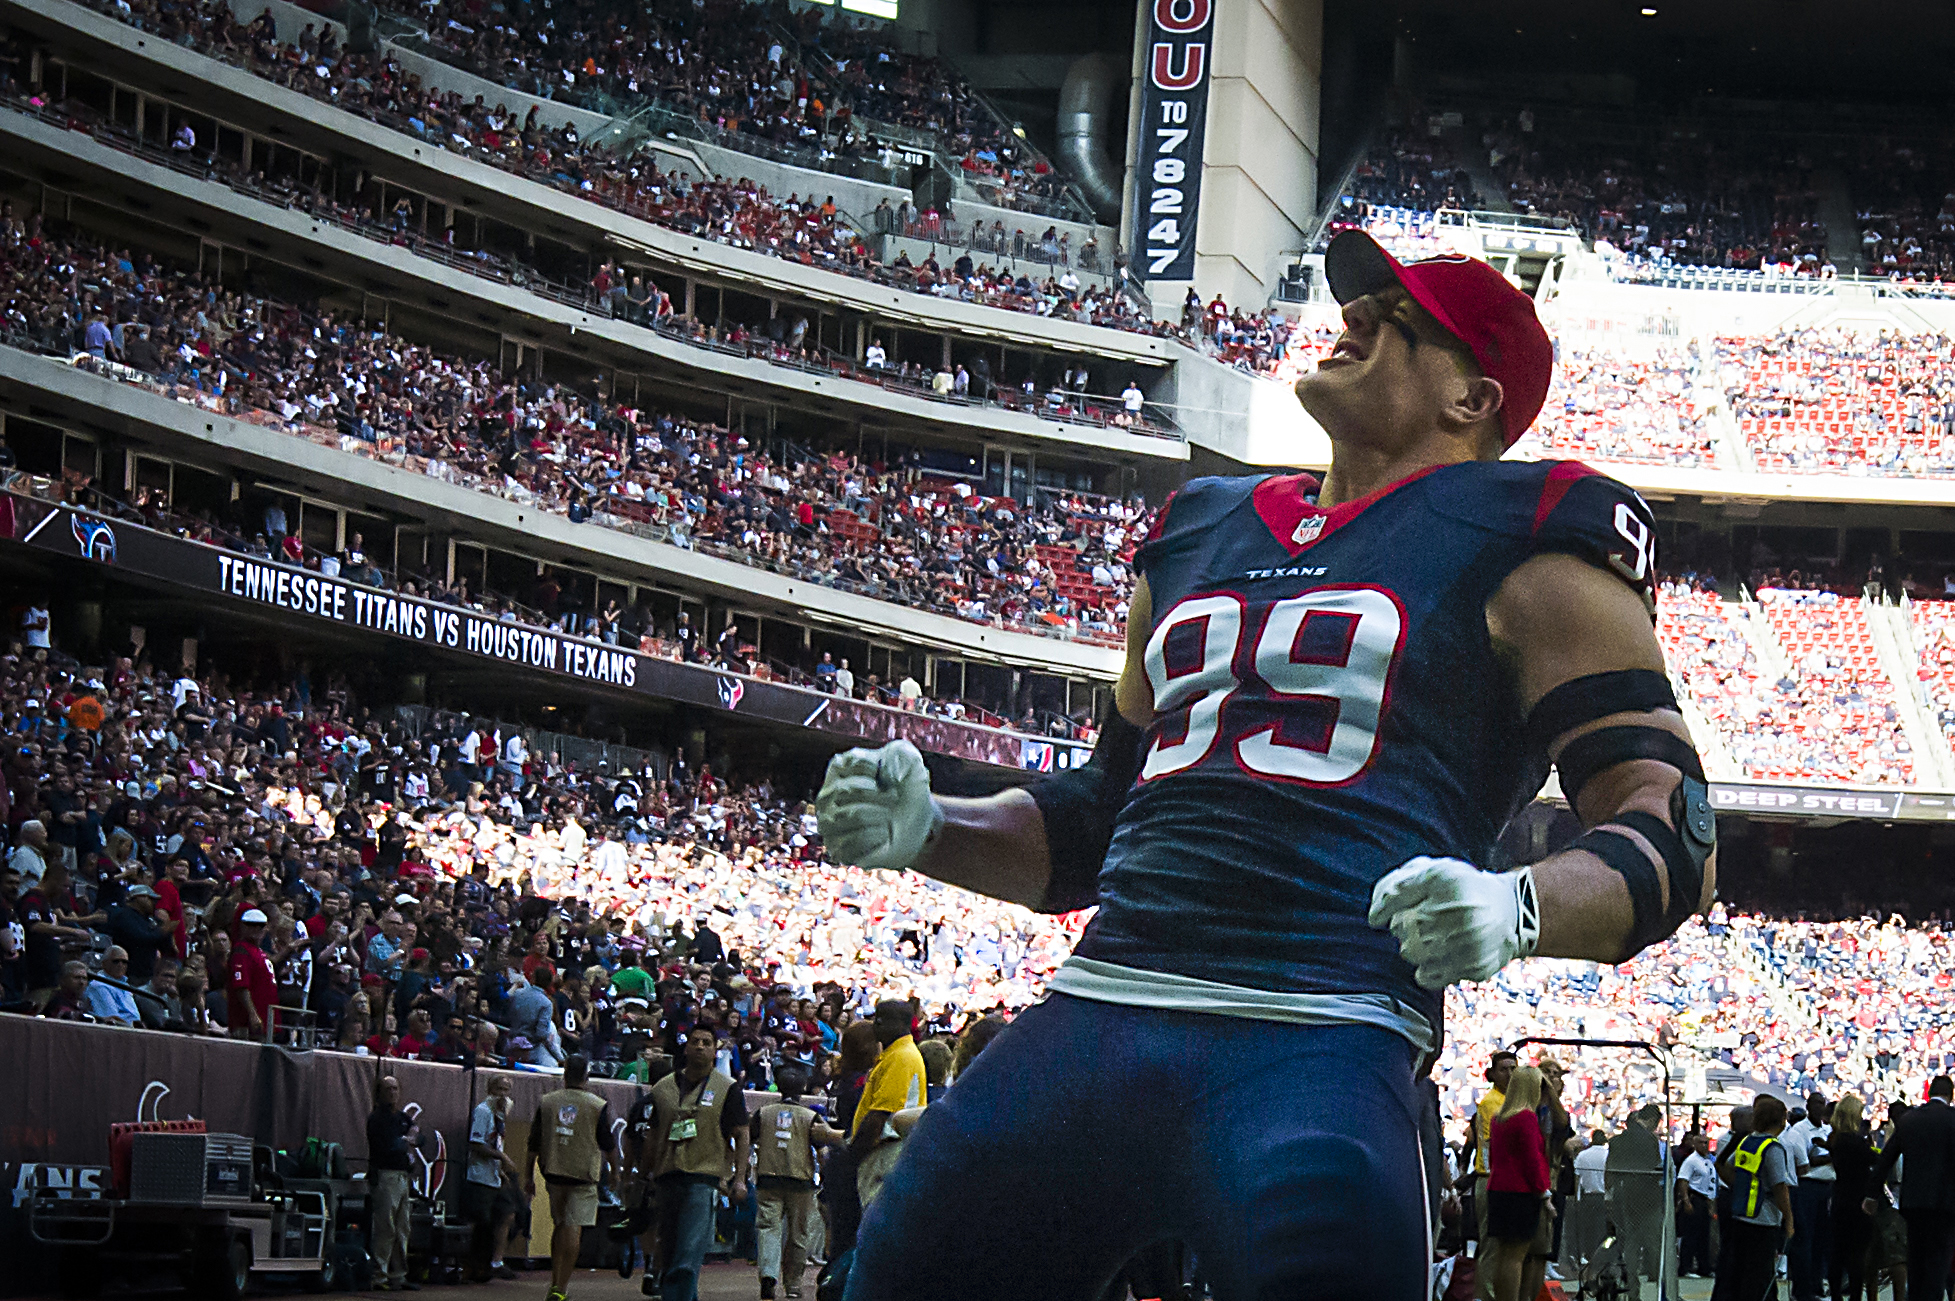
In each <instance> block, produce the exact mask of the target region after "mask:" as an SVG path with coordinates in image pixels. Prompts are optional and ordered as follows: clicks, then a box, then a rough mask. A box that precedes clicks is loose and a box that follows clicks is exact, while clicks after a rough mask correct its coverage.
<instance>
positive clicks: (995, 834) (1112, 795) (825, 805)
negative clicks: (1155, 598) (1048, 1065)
mask: <svg viewBox="0 0 1955 1301" xmlns="http://www.w3.org/2000/svg"><path fill="white" fill-rule="evenodd" d="M1152 607H1153V603H1152V599H1151V597H1150V596H1149V594H1148V590H1147V579H1146V577H1145V576H1142V577H1140V578H1139V579H1138V581H1137V582H1136V583H1135V586H1134V594H1133V597H1132V599H1131V600H1130V601H1129V602H1128V607H1127V639H1126V640H1127V650H1126V662H1125V664H1124V665H1123V666H1122V668H1121V673H1120V680H1119V683H1118V685H1117V686H1116V688H1115V691H1114V701H1115V705H1116V712H1117V716H1118V717H1117V720H1116V719H1115V718H1109V719H1108V720H1107V722H1108V728H1107V729H1106V730H1107V731H1109V732H1111V733H1112V735H1110V736H1104V737H1103V738H1102V746H1103V748H1104V749H1105V750H1107V751H1109V752H1111V751H1112V750H1113V749H1115V748H1116V747H1119V746H1121V745H1123V744H1124V745H1127V746H1128V747H1129V748H1131V746H1132V743H1133V741H1134V740H1135V739H1136V738H1137V734H1138V732H1137V729H1139V728H1142V727H1145V726H1146V725H1147V723H1148V722H1149V721H1150V720H1151V719H1152V718H1153V716H1154V698H1153V696H1154V693H1153V689H1152V688H1151V687H1150V686H1149V685H1148V682H1147V671H1146V664H1145V659H1144V656H1145V654H1146V651H1147V638H1148V635H1149V633H1150V632H1151V631H1152V623H1153V621H1152ZM1122 723H1124V724H1126V725H1127V726H1125V727H1123V726H1122V725H1121V724H1122ZM1108 758H1109V759H1111V755H1110V754H1109V755H1108ZM1097 763H1098V760H1097V758H1096V764H1097ZM1083 771H1084V770H1075V774H1079V773H1082V772H1083ZM1075 774H1068V776H1073V775H1075ZM1090 779H1094V787H1095V788H1094V789H1093V790H1091V791H1087V792H1084V793H1083V798H1082V799H1080V800H1078V801H1076V803H1082V804H1084V803H1090V804H1094V805H1097V806H1098V807H1097V808H1095V809H1092V810H1086V809H1078V810H1077V811H1078V812H1080V813H1081V814H1082V815H1085V814H1088V813H1094V814H1098V815H1099V816H1101V817H1103V818H1104V820H1105V822H1106V824H1107V826H1108V827H1110V826H1111V822H1112V817H1113V814H1114V813H1117V812H1118V805H1117V800H1118V798H1119V797H1120V796H1121V795H1123V794H1124V793H1125V789H1126V785H1127V784H1129V783H1131V780H1132V777H1131V774H1127V780H1126V781H1125V782H1122V781H1121V780H1120V774H1117V773H1110V772H1106V771H1105V766H1104V765H1099V766H1094V768H1093V772H1092V773H1091V775H1090ZM1062 781H1063V779H1062ZM1079 784H1080V783H1079V782H1077V781H1076V782H1074V783H1073V785H1074V786H1077V785H1079ZM1051 803H1052V801H1051V800H1050V799H1048V800H1047V802H1046V804H1044V805H1042V804H1041V802H1040V800H1039V798H1037V797H1035V796H1034V795H1033V794H1032V792H1031V791H1029V790H1027V789H1024V788H1018V789H1013V790H1008V791H1000V792H999V793H998V794H996V795H986V796H982V797H979V798H975V799H963V798H958V797H956V796H947V795H938V796H932V795H931V794H930V790H929V782H928V776H927V774H925V773H924V771H923V757H922V755H920V754H918V753H917V752H916V751H915V750H914V748H911V747H909V746H908V743H907V742H900V741H899V742H897V743H895V744H894V745H889V746H884V747H882V748H881V749H879V750H850V751H847V752H846V753H844V754H839V755H837V756H835V758H834V759H833V760H832V761H831V762H830V763H829V765H828V775H827V780H826V781H825V782H824V783H823V785H822V790H821V795H820V796H819V797H818V799H817V801H816V807H817V810H818V813H819V816H820V819H821V832H822V838H823V840H824V842H825V843H826V847H827V849H828V851H829V853H830V854H833V855H836V856H837V857H839V858H840V861H842V862H854V863H858V864H860V865H862V866H865V867H904V866H907V867H910V868H912V869H913V870H915V871H918V872H921V873H923V874H924V875H925V876H928V877H932V878H934V879H936V880H939V881H943V882H945V883H947V884H950V885H955V886H960V887H962V888H964V889H966V890H975V891H976V892H977V893H979V894H984V895H989V896H990V897H992V898H993V899H1002V900H1004V901H1005V902H1007V903H1015V904H1022V905H1024V906H1025V907H1027V908H1041V907H1043V908H1048V909H1055V908H1058V907H1060V906H1061V905H1062V904H1063V903H1066V902H1070V901H1071V900H1070V899H1057V900H1056V899H1054V897H1053V895H1052V885H1053V855H1052V842H1051V840H1050V839H1049V838H1048V835H1047V807H1048V806H1049V805H1050V804H1051ZM1109 804H1111V805H1112V807H1108V805H1109ZM910 841H914V842H915V843H916V845H917V847H916V849H915V851H914V854H913V856H911V857H909V858H908V859H907V861H899V860H900V859H901V858H902V855H903V854H904V853H905V851H906V850H907V849H908V842H910ZM1080 852H1083V853H1086V854H1087V855H1089V856H1090V849H1085V850H1082V851H1080ZM1075 857H1076V858H1077V857H1078V855H1077V854H1076V855H1075ZM1072 866H1073V867H1074V875H1075V876H1077V875H1080V874H1081V872H1082V870H1091V869H1085V868H1083V865H1082V864H1080V863H1077V862H1076V863H1074V864H1073V865H1072ZM1094 866H1095V867H1097V864H1095V865H1094Z"/></svg>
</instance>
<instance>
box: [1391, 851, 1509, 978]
mask: <svg viewBox="0 0 1955 1301" xmlns="http://www.w3.org/2000/svg"><path fill="white" fill-rule="evenodd" d="M1371 924H1372V925H1373V926H1376V927H1379V928H1381V929H1382V928H1385V927H1390V928H1391V932H1392V934H1393V935H1394V936H1396V937H1397V939H1398V951H1399V953H1400V954H1401V955H1403V957H1404V958H1405V960H1406V961H1407V962H1409V963H1411V964H1412V966H1413V976H1414V979H1416V980H1417V981H1418V982H1419V984H1421V985H1422V986H1424V987H1425V988H1427V989H1444V988H1445V987H1446V986H1448V985H1451V984H1454V983H1455V982H1457V981H1462V980H1491V979H1493V977H1494V974H1495V973H1496V972H1498V971H1499V970H1500V969H1501V968H1502V967H1504V966H1506V965H1507V964H1508V963H1509V962H1511V961H1513V960H1514V959H1515V958H1524V957H1526V956H1528V955H1529V954H1531V953H1533V952H1534V946H1535V943H1536V942H1537V941H1538V940H1539V939H1540V937H1541V910H1540V908H1539V906H1538V905H1537V904H1536V903H1535V901H1534V869H1533V868H1531V867H1524V868H1522V869H1521V870H1520V871H1518V872H1482V871H1481V870H1480V869H1479V868H1477V867H1475V866H1473V864H1471V863H1463V862H1461V861H1460V860H1459V859H1457V858H1423V857H1421V858H1414V859H1411V860H1409V861H1408V862H1406V863H1404V864H1403V865H1401V866H1399V867H1395V868H1393V869H1392V870H1391V871H1389V872H1387V873H1386V874H1385V876H1384V878H1383V879H1382V880H1380V881H1379V882H1378V884H1377V886H1376V887H1375V888H1374V889H1373V890H1372V892H1371Z"/></svg>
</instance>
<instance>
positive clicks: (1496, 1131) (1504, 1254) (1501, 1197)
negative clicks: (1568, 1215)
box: [1480, 1066, 1554, 1301]
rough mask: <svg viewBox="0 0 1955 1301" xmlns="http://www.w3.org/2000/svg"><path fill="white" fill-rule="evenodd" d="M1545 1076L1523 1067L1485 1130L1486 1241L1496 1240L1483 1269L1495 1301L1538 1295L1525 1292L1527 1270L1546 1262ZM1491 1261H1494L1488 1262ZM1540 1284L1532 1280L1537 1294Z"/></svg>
mask: <svg viewBox="0 0 1955 1301" xmlns="http://www.w3.org/2000/svg"><path fill="white" fill-rule="evenodd" d="M1541 1087H1542V1084H1541V1071H1540V1068H1539V1067H1535V1066H1523V1067H1521V1068H1520V1069H1519V1070H1517V1071H1515V1072H1514V1075H1513V1078H1512V1079H1510V1080H1508V1082H1507V1099H1506V1101H1505V1102H1504V1103H1503V1104H1502V1105H1501V1108H1500V1114H1499V1115H1497V1116H1495V1117H1494V1121H1493V1124H1492V1125H1491V1126H1489V1127H1488V1130H1487V1199H1488V1200H1487V1236H1488V1237H1490V1238H1492V1239H1493V1243H1492V1249H1491V1251H1490V1252H1488V1253H1486V1254H1484V1255H1482V1256H1481V1261H1480V1263H1481V1265H1482V1266H1483V1267H1485V1268H1486V1269H1487V1270H1488V1272H1489V1274H1490V1275H1491V1276H1492V1283H1493V1295H1494V1301H1520V1299H1521V1298H1522V1297H1532V1296H1533V1295H1534V1294H1535V1293H1534V1292H1529V1291H1527V1290H1526V1284H1525V1280H1523V1278H1522V1277H1521V1275H1522V1273H1523V1270H1524V1269H1525V1270H1527V1271H1528V1272H1530V1273H1531V1272H1533V1271H1535V1270H1539V1269H1540V1268H1541V1266H1540V1265H1539V1264H1538V1263H1536V1262H1534V1261H1531V1260H1529V1259H1528V1257H1529V1252H1530V1248H1533V1246H1534V1243H1535V1242H1536V1241H1537V1239H1541V1240H1542V1241H1541V1246H1540V1247H1539V1248H1538V1251H1539V1253H1540V1255H1541V1258H1542V1260H1545V1259H1546V1258H1547V1250H1548V1244H1547V1242H1546V1241H1545V1239H1546V1236H1547V1229H1548V1227H1549V1221H1550V1220H1551V1219H1552V1218H1553V1217H1554V1207H1553V1206H1552V1204H1551V1203H1550V1202H1549V1201H1548V1190H1549V1182H1548V1148H1547V1142H1546V1140H1545V1139H1544V1138H1543V1137H1542V1134H1541V1118H1540V1117H1539V1116H1538V1115H1536V1114H1535V1110H1536V1108H1538V1107H1539V1106H1540V1105H1541ZM1489 1256H1490V1257H1491V1259H1489ZM1540 1287H1541V1280H1540V1279H1539V1278H1538V1277H1536V1278H1535V1279H1534V1288H1535V1291H1536V1292H1538V1291H1539V1290H1540Z"/></svg>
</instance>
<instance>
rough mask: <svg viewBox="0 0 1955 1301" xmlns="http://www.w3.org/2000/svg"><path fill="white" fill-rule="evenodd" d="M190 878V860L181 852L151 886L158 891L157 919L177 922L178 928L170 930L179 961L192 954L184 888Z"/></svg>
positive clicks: (171, 940) (190, 928)
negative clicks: (184, 903) (185, 911)
mask: <svg viewBox="0 0 1955 1301" xmlns="http://www.w3.org/2000/svg"><path fill="white" fill-rule="evenodd" d="M189 879H190V860H189V859H187V858H185V857H183V856H182V855H181V854H179V855H177V856H176V857H175V858H172V859H171V860H170V861H169V863H167V864H166V865H165V866H164V868H163V873H162V875H161V876H159V877H158V878H157V881H156V884H155V885H154V886H153V887H151V888H152V889H154V890H155V891H156V919H157V920H158V921H161V922H172V921H173V922H175V923H176V924H177V927H176V929H175V930H174V931H171V932H170V942H171V943H172V944H173V945H174V946H175V947H176V955H177V960H178V961H179V962H181V961H182V960H183V959H184V958H186V957H188V956H190V932H191V930H192V927H190V926H188V925H186V924H185V919H184V912H183V890H182V887H183V883H184V882H185V881H188V880H189Z"/></svg>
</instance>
